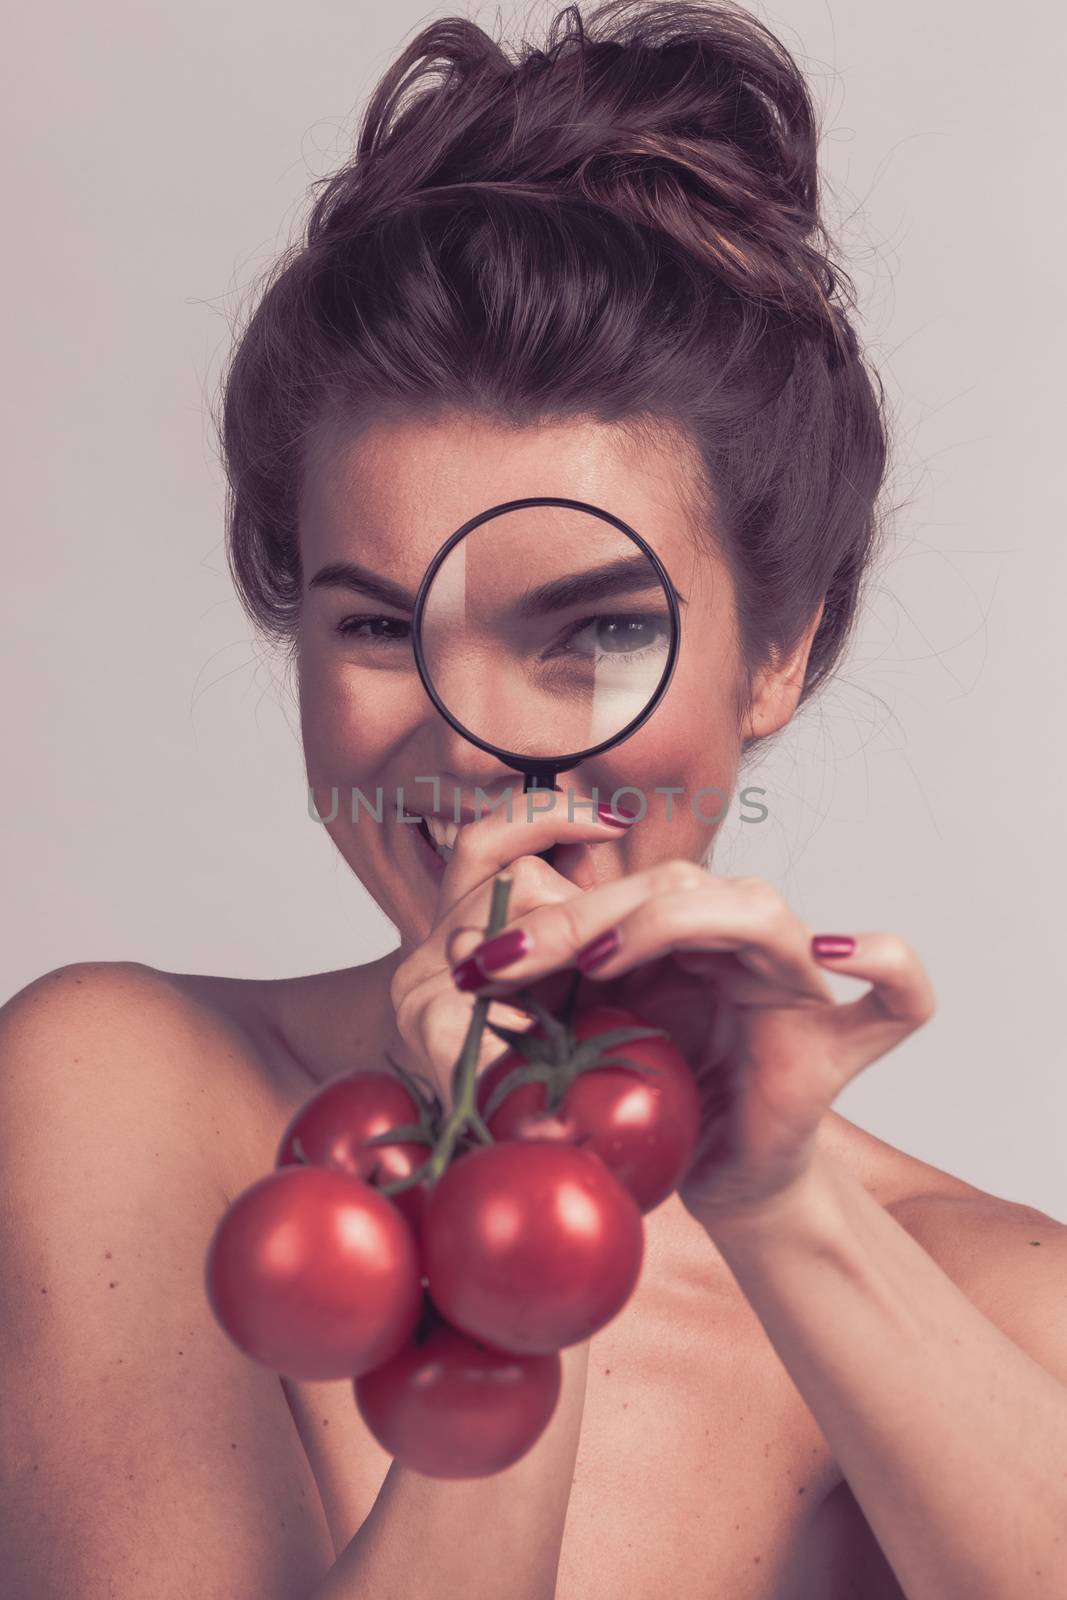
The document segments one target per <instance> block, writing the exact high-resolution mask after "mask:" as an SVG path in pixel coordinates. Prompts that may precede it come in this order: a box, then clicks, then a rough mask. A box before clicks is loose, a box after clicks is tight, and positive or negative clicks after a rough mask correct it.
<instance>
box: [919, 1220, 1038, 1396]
mask: <svg viewBox="0 0 1067 1600" xmlns="http://www.w3.org/2000/svg"><path fill="white" fill-rule="evenodd" d="M889 1209H890V1211H891V1212H892V1214H893V1216H894V1217H895V1218H896V1220H897V1221H898V1222H899V1223H900V1224H901V1226H902V1227H904V1228H906V1229H907V1231H908V1232H909V1233H910V1234H911V1235H912V1237H913V1238H914V1239H915V1240H916V1241H917V1242H918V1243H919V1244H921V1245H922V1247H923V1249H924V1250H926V1252H927V1254H929V1255H931V1256H933V1258H934V1260H935V1261H937V1263H938V1265H939V1266H941V1267H942V1268H943V1270H944V1271H945V1272H946V1273H947V1274H948V1276H949V1277H950V1278H952V1280H953V1281H954V1283H956V1285H957V1286H958V1287H959V1288H960V1289H962V1291H963V1293H964V1294H966V1296H967V1298H968V1299H969V1300H970V1301H972V1302H973V1304H974V1305H976V1306H977V1307H978V1309H979V1311H981V1312H982V1313H983V1315H984V1316H986V1317H988V1318H989V1321H990V1322H992V1323H995V1324H996V1326H997V1327H998V1328H999V1329H1000V1330H1001V1332H1002V1333H1006V1334H1007V1336H1008V1338H1009V1339H1012V1340H1013V1341H1014V1342H1015V1343H1016V1344H1017V1345H1018V1346H1019V1347H1020V1349H1022V1350H1025V1351H1026V1353H1027V1354H1028V1355H1030V1356H1032V1357H1033V1359H1034V1360H1035V1361H1037V1362H1038V1363H1040V1365H1041V1366H1043V1367H1044V1368H1045V1370H1046V1371H1047V1372H1050V1373H1051V1374H1052V1376H1053V1377H1054V1378H1057V1379H1058V1380H1059V1381H1060V1382H1061V1383H1063V1384H1067V1227H1065V1226H1064V1224H1063V1223H1062V1222H1057V1221H1056V1220H1055V1218H1053V1217H1049V1216H1046V1214H1045V1213H1044V1212H1043V1211H1038V1210H1036V1209H1035V1208H1034V1207H1033V1206H1024V1205H1018V1204H1016V1203H1015V1202H1014V1201H1010V1200H1002V1199H1000V1198H999V1197H998V1196H996V1195H987V1194H979V1195H978V1196H976V1197H974V1198H972V1197H970V1196H961V1197H959V1198H957V1197H955V1196H949V1195H919V1196H915V1197H914V1198H911V1199H909V1200H907V1201H903V1202H898V1203H897V1204H896V1205H894V1206H891V1207H890V1208H889Z"/></svg>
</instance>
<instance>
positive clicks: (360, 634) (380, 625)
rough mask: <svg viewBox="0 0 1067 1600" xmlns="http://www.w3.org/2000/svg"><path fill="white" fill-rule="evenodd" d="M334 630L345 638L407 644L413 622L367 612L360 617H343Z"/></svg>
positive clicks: (375, 642) (376, 642)
mask: <svg viewBox="0 0 1067 1600" xmlns="http://www.w3.org/2000/svg"><path fill="white" fill-rule="evenodd" d="M382 630H384V631H382ZM389 630H395V631H389ZM334 631H335V632H336V633H339V634H341V635H342V637H343V638H345V639H355V640H358V641H360V642H365V643H367V644H373V645H387V644H406V643H407V641H408V638H409V637H410V634H411V624H410V623H408V622H405V621H404V619H403V617H385V616H381V615H378V614H371V613H367V614H364V615H362V616H358V617H343V618H342V619H341V621H340V622H339V623H338V624H337V627H336V629H335V630H334Z"/></svg>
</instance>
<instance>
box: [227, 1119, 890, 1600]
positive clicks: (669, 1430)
mask: <svg viewBox="0 0 1067 1600" xmlns="http://www.w3.org/2000/svg"><path fill="white" fill-rule="evenodd" d="M302 1098H303V1097H294V1098H292V1099H290V1097H288V1096H276V1095H275V1094H274V1093H273V1092H272V1093H269V1094H264V1096H263V1099H262V1101H261V1102H259V1103H258V1104H257V1103H256V1102H255V1101H254V1100H252V1099H250V1098H248V1097H246V1099H245V1101H244V1107H245V1120H244V1124H243V1126H244V1132H245V1135H246V1140H247V1144H248V1148H246V1149H243V1150H242V1151H241V1154H240V1156H238V1154H237V1151H236V1149H234V1160H233V1163H232V1164H233V1171H232V1173H231V1174H230V1192H232V1193H236V1192H237V1190H238V1189H239V1188H243V1187H244V1186H245V1185H246V1184H247V1183H249V1182H251V1181H253V1179H254V1178H255V1177H258V1176H259V1175H261V1173H262V1172H264V1171H266V1170H269V1168H270V1166H271V1165H272V1162H273V1156H274V1151H275V1150H276V1148H277V1141H278V1138H279V1136H280V1133H281V1130H282V1128H283V1126H284V1124H285V1122H286V1121H287V1120H288V1117H289V1115H291V1113H292V1111H293V1110H294V1109H295V1107H296V1105H297V1104H299V1103H302ZM253 1108H254V1110H255V1112H256V1113H257V1114H256V1115H252V1114H251V1113H252V1111H253ZM278 1381H279V1383H280V1384H281V1387H282V1389H283V1392H284V1394H285V1398H286V1401H287V1403H288V1406H289V1410H290V1413H291V1415H292V1418H293V1423H294V1427H295V1429H296V1432H297V1433H298V1435H299V1438H300V1442H301V1445H302V1447H303V1450H304V1453H305V1455H306V1458H307V1461H308V1464H309V1467H310V1469H311V1472H312V1475H313V1477H314V1480H315V1484H316V1487H317V1489H318V1492H319V1496H320V1498H321V1501H322V1505H323V1510H324V1513H325V1516H326V1521H327V1525H328V1527H329V1530H330V1534H331V1537H332V1540H333V1544H334V1549H335V1551H337V1552H340V1551H341V1550H342V1549H343V1548H344V1547H345V1545H346V1544H347V1543H348V1542H349V1540H350V1539H351V1538H352V1536H353V1534H354V1533H355V1532H356V1530H357V1529H358V1528H359V1527H360V1525H361V1524H362V1523H363V1522H364V1520H365V1519H366V1517H367V1516H368V1514H369V1512H370V1510H371V1507H372V1506H373V1504H374V1501H375V1499H376V1498H377V1495H378V1492H379V1490H380V1488H381V1485H382V1482H383V1480H384V1478H385V1475H386V1473H387V1472H388V1470H389V1467H390V1464H391V1459H392V1458H391V1457H390V1456H389V1455H388V1454H387V1452H386V1451H384V1450H383V1449H382V1448H381V1446H380V1445H379V1444H378V1443H377V1441H376V1440H375V1439H374V1438H373V1436H372V1435H371V1434H370V1433H369V1432H368V1430H367V1428H366V1427H365V1425H364V1424H363V1422H362V1419H361V1418H360V1416H359V1413H358V1411H357V1410H356V1406H355V1401H354V1397H353V1394H352V1386H351V1383H350V1382H348V1381H347V1380H342V1381H340V1382H336V1383H300V1382H297V1381H294V1380H290V1379H279V1380H278ZM859 1577H862V1580H863V1584H864V1585H865V1587H863V1588H862V1592H863V1593H864V1594H865V1596H866V1597H867V1600H899V1596H900V1591H899V1589H898V1588H897V1587H896V1585H895V1583H894V1581H893V1579H892V1574H891V1573H889V1571H888V1568H887V1567H886V1566H885V1563H884V1559H883V1558H882V1557H881V1554H880V1551H879V1550H878V1547H877V1544H876V1543H875V1542H874V1540H873V1538H872V1536H871V1535H870V1532H869V1529H868V1528H867V1525H866V1523H865V1522H864V1520H863V1518H862V1516H861V1515H860V1513H859V1511H858V1508H857V1507H856V1505H855V1502H854V1501H853V1500H852V1497H851V1495H850V1494H849V1491H848V1488H847V1485H846V1484H844V1483H843V1481H842V1478H841V1473H840V1471H839V1469H838V1468H837V1466H836V1463H835V1461H834V1459H833V1457H832V1454H831V1452H830V1449H829V1446H828V1444H827V1441H826V1439H825V1437H824V1435H823V1434H822V1431H821V1430H820V1428H819V1426H818V1424H817V1423H816V1421H815V1419H814V1417H813V1416H812V1414H811V1412H810V1411H809V1409H808V1407H807V1406H806V1404H805V1402H804V1401H803V1399H802V1397H801V1396H800V1394H799V1393H798V1391H797V1389H796V1387H795V1385H794V1384H793V1381H792V1379H791V1378H790V1376H789V1374H788V1372H787V1371H786V1370H785V1368H784V1367H783V1365H782V1363H781V1361H780V1359H779V1357H778V1355H777V1353H776V1351H775V1350H774V1348H773V1346H772V1345H771V1343H770V1341H769V1340H768V1338H767V1336H766V1334H765V1332H764V1330H763V1328H762V1325H761V1324H760V1322H759V1320H758V1318H757V1317H756V1316H755V1313H754V1312H753V1311H752V1310H751V1308H750V1307H749V1305H748V1303H747V1301H746V1300H745V1299H744V1297H743V1296H742V1295H741V1293H740V1291H739V1290H738V1289H737V1286H736V1284H735V1282H734V1280H733V1278H732V1277H731V1276H730V1275H729V1274H728V1272H727V1271H726V1269H725V1267H724V1265H723V1263H722V1261H721V1258H720V1257H719V1256H718V1254H717V1252H716V1251H715V1250H714V1248H713V1247H712V1245H711V1244H710V1241H709V1240H708V1239H707V1236H706V1235H705V1234H704V1232H703V1230H702V1229H701V1228H700V1226H699V1224H697V1223H696V1222H695V1220H694V1219H692V1218H690V1217H689V1215H688V1213H686V1212H685V1209H684V1207H682V1205H681V1203H680V1202H679V1201H678V1200H677V1198H676V1197H671V1199H669V1200H667V1201H666V1202H664V1204H663V1205H661V1206H660V1207H658V1208H657V1209H656V1210H655V1211H654V1212H652V1213H650V1214H649V1215H648V1216H646V1218H645V1259H644V1265H643V1268H642V1273H641V1278H640V1280H639V1282H638V1284H637V1287H636V1289H635V1290H634V1293H633V1295H632V1296H631V1298H630V1300H629V1302H628V1303H627V1305H626V1306H625V1307H624V1309H623V1311H622V1312H621V1313H620V1314H619V1315H618V1316H617V1317H616V1318H615V1319H614V1320H613V1321H612V1322H611V1323H609V1324H608V1325H607V1327H605V1328H603V1329H602V1330H601V1331H600V1332H599V1333H598V1334H596V1335H595V1336H594V1337H593V1339H592V1341H591V1344H590V1359H589V1368H588V1379H587V1385H586V1394H585V1403H584V1409H583V1412H582V1424H581V1431H580V1435H579V1442H578V1450H577V1456H576V1460H575V1466H574V1473H573V1480H572V1484H571V1490H570V1497H569V1501H568V1508H567V1516H566V1522H565V1525H564V1532H563V1540H562V1545H561V1550H560V1561H559V1569H558V1582H557V1588H556V1594H555V1600H617V1597H618V1596H619V1595H620V1594H625V1595H627V1596H630V1597H631V1600H666V1597H667V1596H670V1597H671V1600H705V1597H707V1600H712V1597H714V1600H721V1597H722V1596H724V1595H729V1596H730V1600H811V1596H812V1595H813V1594H818V1595H819V1600H838V1596H841V1600H844V1596H845V1595H851V1594H854V1593H855V1592H857V1590H856V1589H855V1587H854V1586H855V1584H856V1582H857V1581H858V1578H859Z"/></svg>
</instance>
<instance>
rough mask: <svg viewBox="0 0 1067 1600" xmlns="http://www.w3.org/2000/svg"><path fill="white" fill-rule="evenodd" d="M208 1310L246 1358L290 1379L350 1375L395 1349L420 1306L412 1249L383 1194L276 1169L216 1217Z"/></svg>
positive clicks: (299, 1170) (342, 1177)
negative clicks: (209, 1307) (218, 1219)
mask: <svg viewBox="0 0 1067 1600" xmlns="http://www.w3.org/2000/svg"><path fill="white" fill-rule="evenodd" d="M205 1282H206V1288H207V1294H208V1299H209V1301H210V1303H211V1309H212V1311H213V1312H214V1313H215V1316H216V1318H217V1319H218V1321H219V1323H220V1324H221V1326H222V1328H223V1329H224V1330H225V1332H226V1333H227V1334H228V1335H229V1337H230V1338H231V1339H232V1340H233V1342H234V1344H236V1345H237V1346H238V1348H239V1349H241V1350H243V1351H244V1353H245V1355H247V1356H251V1357H252V1359H253V1361H260V1362H262V1363H263V1365H264V1366H267V1367H271V1368H273V1370H274V1371H275V1372H280V1373H282V1374H283V1375H284V1376H286V1377H289V1378H320V1379H327V1378H350V1377H354V1376H356V1375H357V1374H359V1373H362V1372H366V1371H368V1370H369V1369H370V1368H371V1367H376V1366H378V1365H379V1364H380V1363H381V1362H383V1361H388V1360H389V1358H390V1357H391V1356H393V1355H395V1354H396V1352H397V1350H399V1349H400V1347H401V1345H402V1344H404V1342H405V1341H406V1340H407V1339H409V1338H410V1337H411V1334H412V1332H413V1331H414V1329H415V1327H416V1326H417V1324H418V1320H419V1314H420V1311H421V1309H422V1289H421V1282H420V1267H419V1259H418V1246H417V1245H416V1242H415V1235H414V1233H413V1232H412V1230H411V1226H410V1224H409V1223H408V1222H407V1221H405V1219H404V1217H403V1216H402V1215H401V1214H400V1212H399V1211H398V1210H397V1208H396V1207H395V1206H394V1205H393V1203H392V1201H391V1200H389V1199H388V1198H387V1197H386V1196H385V1195H383V1194H379V1192H378V1190H377V1189H372V1188H371V1187H370V1185H369V1184H366V1183H363V1182H361V1181H360V1179H359V1178H353V1177H351V1176H350V1175H349V1174H348V1173H346V1172H334V1171H332V1170H331V1169H330V1168H328V1167H309V1166H293V1167H281V1168H280V1169H279V1170H278V1171H276V1172H269V1173H267V1175H266V1176H265V1177H263V1178H260V1179H258V1180H257V1182H255V1183H253V1184H252V1185H251V1186H250V1187H249V1188H247V1189H245V1190H244V1191H243V1193H241V1194H239V1195H238V1196H237V1198H236V1200H234V1201H233V1203H232V1204H231V1205H230V1207H229V1208H228V1210H227V1211H226V1212H224V1214H223V1216H222V1218H221V1219H220V1221H219V1223H218V1225H217V1227H216V1229H215V1233H214V1235H213V1237H212V1240H211V1244H210V1246H209V1249H208V1255H207V1262H206V1267H205Z"/></svg>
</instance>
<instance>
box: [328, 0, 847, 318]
mask: <svg viewBox="0 0 1067 1600" xmlns="http://www.w3.org/2000/svg"><path fill="white" fill-rule="evenodd" d="M431 77H436V79H437V81H436V82H434V83H430V82H429V81H428V80H429V79H430V78H431ZM817 154H818V126H817V119H816V115H815V111H814V107H813V105H812V101H811V96H810V94H809V91H808V87H807V84H806V82H805V80H804V77H803V75H802V73H801V72H800V70H799V68H798V66H797V64H796V62H795V61H794V59H793V57H792V56H791V55H790V53H789V51H788V50H787V49H786V48H785V46H784V45H783V44H782V43H781V42H780V41H779V40H778V39H777V38H776V37H775V36H774V34H772V33H771V32H770V31H769V30H768V29H767V28H766V27H764V25H763V24H762V23H761V22H759V21H758V20H757V19H756V18H754V17H753V16H752V15H751V14H750V13H749V12H747V11H745V10H744V9H743V8H742V7H741V6H739V5H735V4H733V3H731V0H714V3H712V0H709V3H706V4H705V3H700V0H696V3H694V0H657V3H655V4H649V3H648V0H603V3H601V4H599V5H597V6H596V7H595V8H594V9H592V10H591V11H589V12H588V13H587V15H586V17H585V18H584V20H583V17H582V15H581V13H580V12H579V10H578V7H577V6H574V5H571V6H567V7H566V8H565V9H563V10H562V11H560V12H559V13H558V14H557V15H556V17H555V18H554V20H553V22H552V25H551V28H550V30H549V33H548V37H547V41H546V46H545V48H544V49H534V48H531V47H524V49H523V51H522V52H521V53H520V56H519V59H518V60H517V61H513V60H512V59H511V58H510V57H509V56H508V55H507V54H506V53H505V51H504V49H503V48H502V47H501V46H500V45H499V44H497V43H496V42H495V41H494V40H492V39H490V38H489V37H488V36H487V35H486V34H485V33H484V32H483V31H482V29H481V28H479V27H477V26H476V25H475V24H474V23H472V22H468V21H466V20H465V19H463V18H460V17H447V18H443V19H441V20H440V21H438V22H435V23H432V24H430V25H429V26H428V27H426V28H424V29H423V30H422V31H421V33H420V34H419V35H418V37H417V38H416V39H415V40H413V41H412V42H411V44H409V46H408V47H407V49H406V50H405V51H404V52H403V53H402V54H401V55H400V56H399V57H398V58H397V60H396V61H395V62H394V63H393V66H392V67H391V69H390V70H389V71H388V72H387V73H386V75H385V76H384V77H383V79H382V81H381V82H380V83H379V85H378V87H377V90H376V91H375V93H374V95H373V96H372V98H371V100H370V101H369V103H368V105H367V108H366V110H365V113H364V116H363V119H362V124H361V129H360V134H359V138H358V146H357V161H356V167H357V170H359V171H360V172H361V175H362V181H361V182H360V183H359V185H358V188H359V191H360V192H359V194H358V197H357V196H356V195H355V194H353V192H352V189H351V187H349V188H348V190H347V201H348V205H347V206H346V207H345V208H344V209H345V211H346V213H347V214H346V215H343V216H342V215H338V214H337V210H336V208H335V209H333V210H331V207H330V196H329V194H327V195H325V196H323V197H322V199H321V200H320V202H319V205H318V206H317V207H316V210H315V213H314V215H313V217H312V221H311V228H310V229H309V238H310V239H311V241H312V242H314V238H315V237H318V236H321V234H322V233H324V232H328V231H330V230H331V229H332V228H333V227H339V228H343V229H344V230H345V231H348V232H350V231H351V229H352V226H353V222H354V220H355V212H350V211H349V207H354V208H355V211H357V212H358V217H359V220H360V222H361V224H362V225H363V226H367V225H369V224H370V222H371V220H372V218H378V219H382V218H384V217H385V216H386V215H389V214H392V213H395V212H396V211H397V210H398V209H403V208H405V207H411V206H417V205H420V204H428V203H433V202H434V201H442V200H444V199H445V198H446V193H445V191H449V190H451V191H454V190H456V189H457V188H462V189H467V190H471V189H478V188H482V189H493V190H497V191H501V190H504V191H506V192H507V193H509V194H510V195H512V196H513V197H514V198H515V199H516V200H518V199H520V198H526V199H527V200H530V201H532V202H535V203H536V202H541V203H548V204H559V203H561V202H562V203H566V202H567V201H568V200H570V201H575V202H582V203H585V204H592V205H595V206H598V207H603V208H604V209H605V210H607V211H610V212H612V213H613V214H614V215H615V216H616V217H619V218H621V219H623V220H625V221H627V222H630V223H633V224H636V225H639V226H643V227H646V228H650V229H653V230H655V231H657V232H659V233H661V234H663V235H665V236H667V237H669V238H670V239H672V240H673V241H674V243H675V244H676V245H677V246H678V247H679V248H680V249H681V250H683V251H685V252H687V253H688V254H689V255H690V256H691V257H694V258H697V259H698V260H700V261H702V262H703V263H704V264H705V265H707V266H709V267H711V268H713V269H714V271H715V273H716V276H717V277H719V278H720V279H721V280H722V281H723V282H724V283H725V284H727V285H728V286H730V287H731V288H733V289H734V290H735V291H736V292H738V293H740V294H743V295H744V296H746V297H747V298H750V299H755V300H758V301H761V302H762V303H764V304H765V305H767V306H774V307H779V308H781V309H782V310H785V311H787V312H788V313H789V314H790V316H791V318H793V319H794V320H795V321H797V322H806V321H808V320H809V319H810V320H811V321H814V322H816V323H818V324H820V325H821V326H822V327H823V329H824V330H825V329H826V328H827V326H828V325H829V326H830V327H831V329H832V332H833V334H834V337H835V339H836V338H837V336H838V324H837V321H836V317H835V316H834V310H835V308H833V307H832V306H831V304H830V301H831V296H832V295H833V293H834V291H835V288H836V287H837V286H838V285H839V284H841V285H843V286H844V287H845V288H846V291H848V290H851V285H850V283H849V280H848V278H847V275H846V274H844V273H843V271H842V270H841V268H840V267H838V266H837V265H836V264H835V263H833V262H832V261H831V259H830V244H829V240H828V238H827V235H826V232H825V229H824V228H823V225H822V222H821V220H820V217H819V208H818V195H819V179H818V161H817ZM338 198H339V197H338ZM846 298H847V299H848V301H849V303H854V296H853V295H852V294H851V293H847V292H846Z"/></svg>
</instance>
